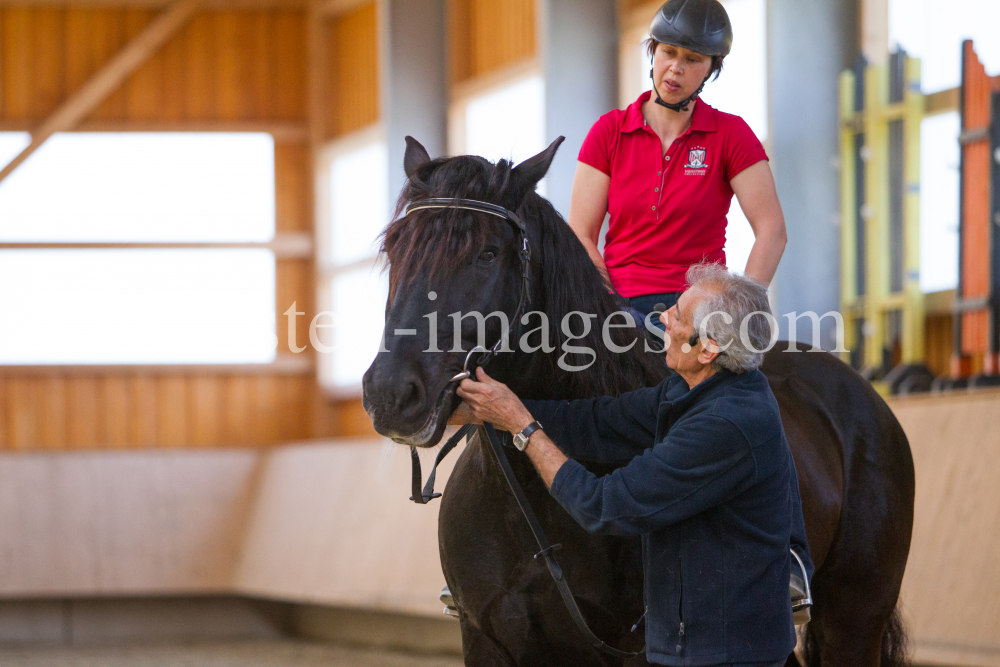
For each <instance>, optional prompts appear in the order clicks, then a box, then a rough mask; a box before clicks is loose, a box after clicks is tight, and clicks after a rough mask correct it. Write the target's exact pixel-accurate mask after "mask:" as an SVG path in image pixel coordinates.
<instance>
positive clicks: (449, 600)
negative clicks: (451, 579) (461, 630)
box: [438, 586, 458, 618]
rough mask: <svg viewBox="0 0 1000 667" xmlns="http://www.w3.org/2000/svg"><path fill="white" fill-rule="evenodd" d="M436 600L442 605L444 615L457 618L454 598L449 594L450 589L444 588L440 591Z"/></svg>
mask: <svg viewBox="0 0 1000 667" xmlns="http://www.w3.org/2000/svg"><path fill="white" fill-rule="evenodd" d="M438 599H439V600H441V602H442V603H443V604H444V612H443V613H444V614H446V615H447V616H452V617H454V618H458V607H457V606H455V596H453V595H452V594H451V589H450V588H448V587H447V586H445V587H444V588H442V589H441V595H439V596H438Z"/></svg>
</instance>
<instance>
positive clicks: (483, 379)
mask: <svg viewBox="0 0 1000 667" xmlns="http://www.w3.org/2000/svg"><path fill="white" fill-rule="evenodd" d="M476 377H478V378H479V382H476V381H474V380H472V379H468V378H467V379H465V380H462V384H460V385H459V386H458V390H457V393H458V395H459V396H461V397H462V400H464V401H465V404H466V405H468V406H469V408H471V409H472V413H473V415H475V416H476V417H477V418H478V419H480V420H481V421H484V422H490V423H491V424H493V425H494V426H496V427H497V428H498V429H500V430H501V431H510V432H511V433H519V432H520V431H521V430H522V429H524V427H525V426H527V425H528V424H530V423H531V422H532V421H534V419H533V418H532V416H531V413H530V412H528V409H527V408H526V407H524V404H523V403H521V400H520V399H519V398H518V397H517V396H516V395H515V394H514V392H512V391H511V390H510V389H509V388H508V387H507V385H505V384H504V383H502V382H497V381H496V380H494V379H493V378H491V377H490V376H489V375H487V374H486V371H484V370H483V369H482V368H477V369H476Z"/></svg>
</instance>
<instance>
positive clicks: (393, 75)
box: [379, 0, 448, 210]
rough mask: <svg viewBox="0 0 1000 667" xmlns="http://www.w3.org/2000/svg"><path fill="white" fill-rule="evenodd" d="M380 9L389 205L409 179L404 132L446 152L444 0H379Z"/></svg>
mask: <svg viewBox="0 0 1000 667" xmlns="http://www.w3.org/2000/svg"><path fill="white" fill-rule="evenodd" d="M379 10H380V19H379V20H380V22H381V26H380V28H381V29H380V39H379V45H380V52H381V53H380V56H381V62H380V65H381V66H382V72H383V74H382V77H381V79H382V81H381V85H382V96H381V99H382V119H383V123H384V127H385V139H386V142H387V145H388V149H389V201H390V207H391V206H392V205H394V204H395V203H396V198H397V197H398V196H399V191H400V190H401V189H402V187H403V184H404V183H405V182H406V175H405V174H404V173H403V154H404V152H405V150H406V144H405V142H404V140H403V138H404V137H405V136H406V135H411V136H412V137H413V138H415V139H416V140H417V141H419V142H420V143H422V144H423V145H424V147H425V148H427V152H428V153H429V154H430V156H431V157H439V156H442V155H444V154H445V146H446V137H447V133H446V125H447V116H448V88H447V79H446V60H445V54H446V39H445V0H381V2H380V5H379ZM390 210H392V209H391V208H390Z"/></svg>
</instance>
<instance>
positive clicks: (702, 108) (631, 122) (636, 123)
mask: <svg viewBox="0 0 1000 667" xmlns="http://www.w3.org/2000/svg"><path fill="white" fill-rule="evenodd" d="M652 94H653V91H651V90H647V91H646V92H644V93H643V94H642V95H639V99H637V100H636V101H635V102H633V103H632V104H630V105H628V107H627V108H626V109H625V122H623V123H622V129H621V131H622V132H626V133H627V132H634V131H636V130H638V129H639V128H641V127H642V126H643V125H644V124H645V123H646V119H645V118H643V116H642V105H643V104H645V103H646V101H648V100H649V98H650V96H651V95H652ZM716 129H717V128H716V122H715V109H713V108H712V107H711V106H710V105H709V104H708V103H707V102H705V101H704V100H702V99H701V98H700V97H699V98H698V102H697V103H696V104H695V105H694V111H693V112H691V127H690V128H689V130H688V131H689V132H715V131H716Z"/></svg>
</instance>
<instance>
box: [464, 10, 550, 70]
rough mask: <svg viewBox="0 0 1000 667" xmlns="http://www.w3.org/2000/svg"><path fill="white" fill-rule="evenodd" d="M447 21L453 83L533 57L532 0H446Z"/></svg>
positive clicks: (534, 48)
mask: <svg viewBox="0 0 1000 667" xmlns="http://www.w3.org/2000/svg"><path fill="white" fill-rule="evenodd" d="M448 23H449V25H448V39H449V69H450V75H451V81H452V82H453V83H458V82H460V81H465V80H466V79H471V78H474V77H477V76H480V75H483V74H488V73H490V72H494V71H496V70H499V69H502V68H504V67H506V66H509V65H513V64H516V63H518V62H522V61H525V60H528V59H531V58H534V57H535V53H536V50H537V48H536V43H535V41H536V37H535V23H536V22H535V0H449V4H448Z"/></svg>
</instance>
